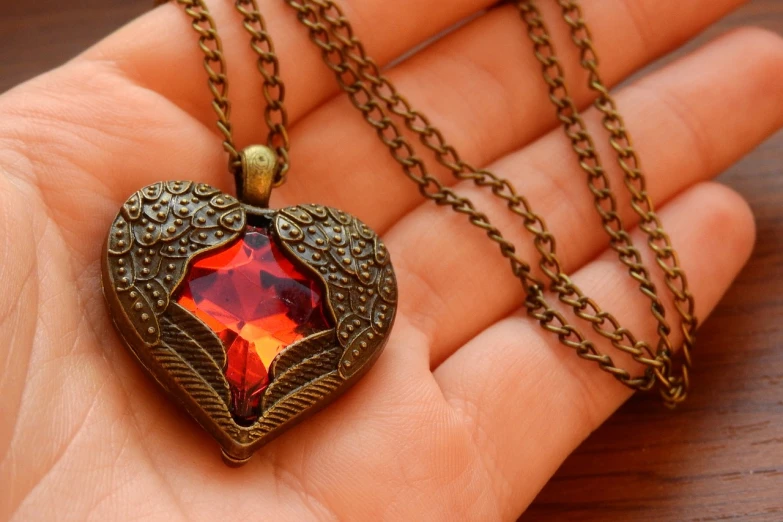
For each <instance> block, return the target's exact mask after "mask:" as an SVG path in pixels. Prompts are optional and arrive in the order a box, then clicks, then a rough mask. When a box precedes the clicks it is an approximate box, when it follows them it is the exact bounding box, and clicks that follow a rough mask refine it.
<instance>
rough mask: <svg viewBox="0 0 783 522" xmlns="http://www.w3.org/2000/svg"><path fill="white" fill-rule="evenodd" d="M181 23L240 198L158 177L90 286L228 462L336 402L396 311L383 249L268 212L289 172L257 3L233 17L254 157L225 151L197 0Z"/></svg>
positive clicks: (343, 229)
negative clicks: (259, 116)
mask: <svg viewBox="0 0 783 522" xmlns="http://www.w3.org/2000/svg"><path fill="white" fill-rule="evenodd" d="M178 3H180V4H182V5H183V6H184V7H185V11H186V13H187V14H188V15H189V16H190V17H191V18H192V25H193V28H194V29H195V30H196V32H197V33H198V34H199V46H200V48H201V49H202V51H203V52H204V66H205V68H206V70H207V73H208V76H209V88H210V91H211V92H212V94H213V96H214V101H213V107H214V110H215V112H216V114H217V116H218V128H219V129H220V131H221V133H222V134H223V137H224V142H223V145H224V147H225V149H226V151H227V153H228V156H229V170H230V171H231V172H232V173H233V174H234V176H235V180H236V185H237V193H238V196H239V197H238V199H237V198H234V197H232V196H231V195H228V194H224V193H222V192H220V191H218V190H217V189H215V188H213V187H210V186H209V185H206V184H203V183H196V182H193V181H167V182H159V183H155V184H153V185H150V186H147V187H144V188H142V189H141V190H139V191H138V192H136V193H135V194H133V195H132V196H131V197H130V198H129V199H128V200H127V201H126V202H125V203H124V204H123V206H122V209H121V210H120V212H119V214H118V215H117V217H116V218H115V220H114V222H113V223H112V225H111V227H110V230H109V234H108V239H107V241H106V246H105V248H106V251H105V255H104V256H103V290H104V295H105V297H106V300H107V303H108V306H109V311H110V314H111V316H112V319H113V320H114V323H115V325H116V327H117V329H118V330H119V332H120V334H121V336H122V338H123V340H124V341H125V343H126V344H127V346H128V347H129V348H130V350H131V351H132V352H133V353H134V354H135V356H136V357H137V358H138V360H139V361H140V362H141V364H142V365H143V366H144V367H145V369H146V370H147V371H148V372H149V374H150V375H151V376H152V377H153V378H154V379H155V380H156V381H158V383H160V385H161V386H162V387H163V388H164V390H165V391H166V392H168V393H169V395H171V396H172V397H173V398H174V399H175V400H176V401H177V402H178V403H179V404H180V405H181V406H183V407H184V408H185V409H186V410H187V412H188V413H189V414H190V415H191V416H192V417H193V418H194V419H195V420H196V421H197V422H198V423H199V424H201V426H202V427H203V428H204V429H205V430H207V431H208V432H209V433H210V434H211V435H212V436H213V437H214V438H215V439H216V440H217V441H218V443H219V444H220V445H221V447H222V450H223V456H224V460H225V461H226V462H227V463H229V464H232V465H239V464H242V463H244V462H245V461H247V460H248V459H249V458H250V457H251V456H252V454H253V452H254V451H255V450H256V449H257V448H259V447H260V446H262V445H263V444H265V443H266V442H268V441H269V440H271V439H272V438H273V437H275V436H277V435H278V434H279V433H280V432H281V431H283V430H285V429H287V428H288V427H290V426H291V425H292V424H293V423H295V422H296V421H298V420H300V419H301V418H302V417H303V416H304V415H306V414H311V413H313V412H315V411H316V410H318V409H319V408H322V407H323V406H325V405H326V404H327V403H328V402H330V401H332V400H334V399H335V398H336V397H337V396H338V395H339V394H340V393H342V392H344V391H345V390H346V389H347V388H348V387H350V386H351V385H352V384H353V383H354V382H356V381H357V380H358V379H359V378H360V377H361V376H362V375H363V374H364V372H366V371H367V370H368V369H369V367H370V366H371V365H372V364H373V363H374V362H375V360H376V359H377V358H378V356H379V355H380V352H381V350H382V349H383V346H384V344H385V343H386V340H387V338H388V333H389V330H390V329H391V326H392V322H393V321H394V316H395V312H396V302H397V288H396V280H395V277H394V271H393V269H392V265H391V262H390V260H389V255H388V253H387V251H386V248H385V246H384V244H383V242H382V241H381V240H380V239H379V238H378V237H377V236H376V235H375V234H374V233H373V232H372V231H371V230H370V229H369V228H368V227H367V226H366V225H364V224H363V223H362V222H361V221H359V220H358V219H356V218H355V217H353V216H351V215H349V214H346V213H345V212H342V211H340V210H338V209H334V208H328V207H324V206H321V205H298V206H294V207H287V208H282V209H278V210H273V209H269V208H267V204H268V201H269V195H270V192H271V190H272V188H273V187H275V186H278V185H280V184H282V183H283V182H284V181H285V177H286V173H287V171H288V147H289V143H288V137H287V133H286V112H285V106H284V103H283V102H284V88H283V83H282V81H281V80H280V77H279V74H278V69H279V65H278V61H277V58H276V55H275V52H274V47H273V44H272V41H271V40H270V38H269V36H268V34H267V32H266V28H265V26H264V21H263V18H262V17H261V14H260V13H259V11H258V7H257V5H256V1H255V0H236V3H235V6H236V8H237V10H238V11H239V12H240V14H241V15H242V18H243V24H244V27H245V28H246V29H247V30H248V32H249V33H250V36H251V47H252V48H253V49H254V50H255V51H256V52H257V53H258V56H259V58H258V60H259V70H260V71H261V72H262V75H263V77H264V96H265V98H266V100H267V107H266V111H265V119H266V123H267V125H268V127H269V136H268V140H267V144H268V146H259V145H256V146H251V147H249V148H247V149H245V150H244V151H242V152H238V151H237V150H236V148H235V147H234V143H233V138H232V130H231V123H230V120H229V113H230V105H229V101H228V97H227V91H228V82H227V78H226V74H225V70H226V65H225V61H224V58H223V51H222V44H221V41H220V38H219V36H218V33H217V29H216V26H215V22H214V21H213V19H212V17H211V16H210V14H209V11H208V10H207V7H206V5H205V3H204V1H203V0H178Z"/></svg>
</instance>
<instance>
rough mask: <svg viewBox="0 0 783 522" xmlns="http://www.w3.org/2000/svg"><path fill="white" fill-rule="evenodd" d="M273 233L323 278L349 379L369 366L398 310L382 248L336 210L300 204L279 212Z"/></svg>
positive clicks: (343, 367)
mask: <svg viewBox="0 0 783 522" xmlns="http://www.w3.org/2000/svg"><path fill="white" fill-rule="evenodd" d="M275 229H276V232H277V234H278V235H279V237H280V239H281V240H282V243H283V245H284V246H285V248H286V249H287V250H288V252H290V253H291V255H292V256H295V257H297V258H299V259H300V260H301V261H302V262H304V263H306V264H307V265H309V266H310V267H312V268H313V269H314V270H315V271H316V273H318V274H319V275H320V276H321V278H322V279H323V281H324V283H325V285H326V288H327V293H328V296H329V303H330V306H331V308H332V311H333V313H334V317H335V319H336V325H337V326H336V328H337V339H338V341H339V343H340V345H341V346H343V347H344V352H343V355H342V357H341V360H340V366H339V371H340V375H341V376H342V377H343V378H346V379H347V378H350V377H351V376H353V375H354V374H356V373H358V372H360V370H361V369H362V368H363V366H364V365H365V364H366V363H368V362H371V361H372V360H373V359H374V357H376V356H377V355H378V354H377V353H376V352H377V350H378V348H379V346H382V345H383V343H384V339H385V337H386V335H387V333H388V332H389V330H390V328H391V325H392V322H393V321H394V316H395V313H396V310H397V282H396V279H395V277H394V271H393V270H392V267H391V262H390V260H389V253H388V251H387V250H386V246H385V245H384V244H383V242H382V241H381V240H380V238H379V237H378V236H376V235H375V233H374V232H373V231H372V230H370V228H369V227H368V226H367V225H365V224H364V223H362V222H361V221H359V220H358V219H357V218H355V217H353V216H351V215H349V214H346V213H345V212H342V211H340V210H337V209H334V208H328V207H322V206H319V205H300V206H296V207H288V208H284V209H282V210H280V211H279V212H278V214H277V216H276V218H275Z"/></svg>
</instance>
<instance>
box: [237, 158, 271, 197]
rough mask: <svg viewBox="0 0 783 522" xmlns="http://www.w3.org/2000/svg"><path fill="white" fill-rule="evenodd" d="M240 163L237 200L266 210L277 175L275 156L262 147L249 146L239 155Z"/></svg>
mask: <svg viewBox="0 0 783 522" xmlns="http://www.w3.org/2000/svg"><path fill="white" fill-rule="evenodd" d="M240 158H241V161H242V172H241V180H242V183H241V185H240V186H239V187H238V192H239V194H238V196H239V199H240V200H241V201H243V202H245V203H248V204H250V205H253V206H256V207H259V208H267V207H268V206H269V196H270V194H271V193H272V188H273V187H274V183H275V174H276V173H277V154H275V151H274V150H272V149H270V148H269V147H266V146H264V145H251V146H249V147H247V148H246V149H245V150H243V151H242V152H241V154H240Z"/></svg>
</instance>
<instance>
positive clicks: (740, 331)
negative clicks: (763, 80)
mask: <svg viewBox="0 0 783 522" xmlns="http://www.w3.org/2000/svg"><path fill="white" fill-rule="evenodd" d="M687 1H708V0H687ZM3 3H5V4H8V5H4V6H3V15H2V16H0V34H3V35H4V39H3V40H4V41H3V52H2V53H0V92H2V91H4V90H6V89H7V88H9V87H11V86H13V85H15V84H17V83H19V82H21V81H23V80H25V79H27V78H29V77H31V76H34V75H35V74H38V73H39V72H42V71H45V70H47V69H49V68H51V67H54V66H57V65H59V64H60V63H62V62H63V61H65V60H66V59H68V58H70V57H71V56H73V55H74V54H76V53H77V52H78V51H80V50H81V49H83V48H84V47H86V46H87V45H89V44H90V43H92V42H93V41H95V40H97V39H99V38H100V37H102V36H104V35H105V34H107V33H108V32H110V31H111V30H113V29H114V28H115V27H118V26H120V25H121V24H122V23H124V22H125V21H127V20H129V19H130V18H132V17H134V16H136V15H138V14H140V13H141V12H143V11H144V10H146V9H147V8H148V5H149V4H150V2H149V1H148V0H57V1H54V0H34V1H32V2H11V1H10V0H5V1H4V2H3ZM55 12H57V13H58V16H57V17H54V16H52V15H53V13H55ZM742 24H753V25H759V26H764V27H767V28H770V29H773V30H775V31H777V32H779V33H782V34H783V0H754V1H752V2H751V3H750V4H749V5H747V6H746V7H745V8H743V9H742V10H741V11H739V12H737V13H735V14H734V15H733V16H731V17H730V18H728V19H726V20H724V21H723V22H721V23H720V24H719V25H718V26H716V27H715V28H713V29H711V30H710V31H708V33H707V34H706V35H704V36H703V37H702V38H701V39H704V38H709V37H712V36H714V35H715V34H717V33H719V32H721V31H725V30H727V29H729V28H731V27H734V26H737V25H742ZM701 39H700V40H701ZM781 103H783V100H781ZM781 170H783V133H781V134H779V135H778V136H776V137H774V138H773V139H771V140H769V141H768V142H767V143H765V144H764V145H763V146H761V147H760V148H759V149H758V150H756V151H755V152H753V153H752V154H751V155H750V156H748V157H747V158H746V159H745V160H744V161H742V162H741V163H739V164H738V165H736V166H734V167H733V168H732V169H730V170H729V171H728V172H726V173H725V174H724V175H723V176H722V178H721V179H722V181H723V182H725V183H727V184H728V185H730V186H732V187H734V188H735V189H737V190H738V191H739V192H741V193H742V194H743V195H744V196H745V197H746V198H747V199H748V200H749V201H750V203H751V205H752V206H753V209H754V211H755V213H756V216H757V219H758V230H759V241H758V245H757V247H756V250H755V253H754V255H753V259H752V260H751V262H750V264H749V266H748V267H747V268H746V269H745V271H744V272H743V273H742V275H741V276H740V278H739V280H738V281H737V283H736V284H735V285H734V287H733V288H732V289H731V291H730V292H729V294H728V295H727V296H726V298H725V299H724V300H723V302H722V304H721V305H720V306H719V308H718V309H717V311H716V312H715V314H714V315H713V316H712V317H711V318H710V319H709V320H708V321H707V322H706V323H705V324H704V326H703V328H702V333H701V339H700V347H699V350H698V354H697V367H696V370H695V374H694V380H695V381H696V383H697V386H696V389H695V392H694V393H693V395H692V397H691V400H690V401H689V402H687V403H686V404H685V405H684V406H683V407H681V408H680V409H679V410H678V411H676V412H674V413H671V412H668V411H664V410H663V409H662V408H660V407H659V406H658V405H657V403H656V402H655V401H654V400H653V399H652V398H645V397H638V398H636V399H634V400H632V401H631V402H629V403H628V404H626V405H625V406H624V407H623V408H622V409H621V410H620V411H619V412H618V413H617V414H616V415H615V416H614V417H612V419H611V420H609V422H607V423H606V424H605V425H604V426H603V427H601V428H600V429H599V430H598V431H596V432H595V433H594V434H593V435H592V436H591V437H590V438H589V439H588V440H587V441H586V442H585V443H584V444H583V445H582V446H581V447H580V448H579V449H578V450H577V451H576V452H575V453H574V454H573V455H572V456H571V457H570V458H569V459H568V460H567V461H566V462H565V464H563V466H562V468H561V469H560V471H559V472H558V473H557V475H556V476H555V477H554V478H553V479H552V481H551V482H550V483H549V484H548V485H547V486H546V487H545V488H544V490H543V491H542V492H541V494H540V495H539V497H538V499H537V500H536V502H535V503H534V504H533V506H531V508H530V509H529V510H528V512H527V513H526V514H525V515H524V516H523V517H522V520H523V521H524V522H532V521H538V520H555V521H570V520H578V521H602V522H614V521H717V520H742V521H745V520H750V521H760V520H764V521H783V176H781V174H780V173H781ZM726 255H731V253H730V252H727V253H726Z"/></svg>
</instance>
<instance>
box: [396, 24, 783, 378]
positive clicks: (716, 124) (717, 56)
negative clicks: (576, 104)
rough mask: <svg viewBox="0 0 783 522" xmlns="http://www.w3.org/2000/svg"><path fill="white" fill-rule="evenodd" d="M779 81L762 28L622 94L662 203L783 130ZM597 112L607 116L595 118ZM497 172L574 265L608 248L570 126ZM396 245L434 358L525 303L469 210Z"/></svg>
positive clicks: (494, 206) (406, 223)
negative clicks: (468, 217) (730, 71)
mask: <svg viewBox="0 0 783 522" xmlns="http://www.w3.org/2000/svg"><path fill="white" fill-rule="evenodd" d="M748 52H750V53H752V56H754V59H753V60H752V61H748V60H744V57H745V56H747V53H748ZM726 63H733V64H735V66H736V67H737V68H738V69H737V74H736V75H735V76H732V77H727V76H726V75H725V65H724V64H726ZM773 71H778V72H777V73H775V72H773ZM716 85H720V89H716V88H715V86H716ZM781 85H783V45H782V44H781V41H780V39H779V37H777V36H772V35H770V34H768V33H765V32H759V31H756V30H753V31H742V32H739V33H734V34H732V35H729V36H727V37H725V38H723V39H721V40H719V41H716V42H714V43H713V44H711V45H709V46H708V47H707V48H705V49H703V50H701V51H698V52H697V53H695V54H694V55H692V56H688V57H686V58H684V59H683V60H681V61H679V62H677V63H675V64H672V65H670V66H668V67H667V68H665V69H663V70H661V71H659V72H657V73H655V74H653V75H651V76H650V77H648V78H647V79H644V80H642V81H640V82H638V83H636V84H633V85H631V86H629V87H627V88H626V89H623V90H622V91H621V92H619V93H618V102H619V105H620V107H621V112H623V113H624V114H625V115H626V117H627V121H626V123H627V125H628V127H629V128H630V131H631V134H632V135H633V136H634V138H635V145H636V148H637V149H638V151H639V153H640V157H641V158H642V160H643V161H642V163H643V167H644V168H645V171H646V173H647V176H648V180H649V183H648V189H649V193H650V196H651V197H652V199H653V200H654V201H657V202H659V203H661V202H664V201H666V200H668V199H670V198H672V197H673V196H674V195H675V194H677V193H678V192H680V191H681V190H683V189H685V188H686V187H688V186H689V185H692V184H693V183H696V182H698V181H699V180H704V179H709V178H710V177H712V176H715V175H717V174H718V173H719V172H721V171H722V170H723V169H724V168H726V167H727V166H728V165H730V164H731V163H733V162H734V161H736V160H737V159H738V158H739V157H741V156H742V155H743V154H745V153H746V152H747V151H749V150H751V149H752V148H753V147H754V146H755V145H756V144H758V143H759V142H761V141H762V140H763V139H764V138H765V137H767V136H768V135H769V134H771V133H772V132H774V130H775V129H777V128H779V127H780V125H781V124H783V107H781V106H780V103H779V100H780V96H781V95H783V87H781ZM588 120H592V121H593V123H596V124H597V121H596V120H597V116H596V114H594V113H593V114H591V115H589V116H588ZM726 122H731V123H730V124H726ZM599 137H600V138H601V139H599ZM596 142H597V143H600V144H602V147H603V148H602V152H604V154H603V157H604V163H605V164H606V165H607V166H610V165H612V164H613V163H614V161H615V160H614V155H613V154H612V152H611V151H609V150H606V148H607V147H608V146H607V145H606V143H605V136H604V134H603V133H601V134H596ZM491 170H493V171H495V172H497V173H498V174H499V175H501V176H504V177H508V178H510V179H511V180H512V181H513V183H514V184H515V185H516V187H517V188H518V191H519V193H521V194H524V195H525V196H527V197H528V199H529V200H530V201H531V202H532V206H533V208H534V210H536V211H537V212H539V213H540V214H542V215H543V217H544V218H545V220H546V221H547V223H548V225H549V228H550V230H551V231H552V233H553V234H554V236H555V237H556V238H557V240H558V253H559V257H560V259H561V261H562V263H563V268H564V270H565V271H566V272H567V273H570V272H571V271H574V270H576V269H578V268H579V267H581V266H582V265H583V264H585V263H586V262H587V261H589V260H590V259H592V258H593V257H594V256H596V255H597V254H598V253H599V252H601V251H602V250H603V249H604V248H605V247H606V245H607V242H608V237H607V236H606V234H605V232H604V231H603V229H602V227H601V225H600V221H599V220H598V216H597V214H596V212H595V209H594V206H593V205H594V203H593V199H592V194H591V193H590V191H589V190H588V189H587V186H586V182H585V175H584V173H583V172H582V171H581V170H580V168H579V166H578V164H577V162H576V158H575V155H574V152H573V151H572V150H571V148H570V145H569V144H568V141H567V140H566V139H565V137H564V136H563V135H562V133H561V131H559V130H555V131H552V133H551V134H550V135H549V136H547V137H545V138H543V139H542V140H540V141H538V142H536V143H535V144H534V145H532V146H530V147H528V148H526V149H524V150H522V151H520V152H519V153H515V154H513V155H510V156H508V157H507V158H505V159H503V160H502V161H500V162H498V163H497V165H496V166H494V167H493V168H492V169H491ZM618 170H619V169H618ZM613 181H614V182H615V183H614V185H613V186H614V189H615V192H616V193H617V194H618V195H621V197H620V204H621V206H620V208H621V209H622V210H621V212H622V214H621V215H622V217H623V219H624V220H625V222H626V223H625V224H626V226H627V227H632V226H633V224H634V223H635V222H636V221H637V218H638V216H636V214H635V213H634V212H633V210H632V209H631V207H630V205H629V204H628V203H627V201H626V200H627V196H626V195H625V190H624V187H623V185H622V181H621V179H620V174H619V173H618V172H613ZM459 189H460V193H463V194H465V195H467V196H468V197H469V198H470V199H472V200H473V201H474V202H475V203H476V206H477V207H478V208H479V209H481V210H482V211H485V212H487V213H488V215H489V216H490V218H491V220H492V222H493V223H494V224H495V225H496V226H498V227H499V228H500V230H501V231H503V233H504V235H506V236H507V237H508V238H509V239H510V240H511V241H512V242H513V243H514V244H515V245H517V247H518V249H517V253H518V254H519V255H520V257H521V258H522V259H526V260H528V261H529V262H530V263H531V264H534V265H535V264H537V263H538V260H539V259H540V254H539V253H538V252H537V251H536V250H535V248H534V246H533V244H532V241H531V236H530V235H529V234H528V233H527V231H526V230H525V229H524V227H523V223H522V220H521V218H519V216H516V215H515V214H512V213H511V212H508V210H507V209H506V207H505V204H504V203H505V202H504V201H502V200H500V199H499V198H495V197H493V195H492V193H491V192H489V191H486V190H482V189H478V188H474V187H473V186H468V185H462V186H460V187H459ZM386 242H387V245H388V246H389V250H390V251H391V252H392V253H393V255H394V260H395V266H396V269H397V272H398V273H399V274H400V277H399V286H400V295H403V296H405V299H403V300H402V301H401V304H400V313H401V314H402V315H404V316H405V317H407V318H408V319H409V320H411V321H412V322H413V324H415V325H416V327H417V328H419V329H420V330H421V331H422V332H423V334H424V335H426V336H427V337H428V338H430V339H431V340H432V341H433V342H432V343H431V346H432V347H431V353H430V358H431V363H432V365H433V366H437V364H438V363H439V362H440V361H442V360H443V359H444V358H445V357H447V356H448V355H449V354H451V352H452V351H453V350H454V349H456V347H459V346H461V345H462V343H464V342H465V341H466V340H467V339H469V338H470V337H472V336H473V335H475V334H476V333H477V332H478V331H480V330H481V329H482V328H484V327H486V325H488V324H491V323H492V322H494V321H496V320H498V319H500V318H501V317H503V316H505V315H506V314H507V313H509V312H510V311H511V310H513V309H514V308H516V307H517V306H518V304H519V303H520V302H521V300H522V299H523V289H522V286H521V285H519V284H518V283H517V282H516V280H515V279H514V278H513V276H512V275H511V272H510V270H509V267H508V262H507V261H506V260H505V259H504V258H503V257H501V256H500V255H498V253H497V251H496V250H495V247H494V246H493V244H492V243H491V242H490V241H488V240H487V238H486V237H485V235H484V234H483V231H481V230H478V229H475V228H473V227H470V226H468V224H466V223H465V218H464V217H463V216H461V215H457V214H454V213H452V212H450V211H447V210H444V209H442V208H440V207H436V206H434V205H427V204H425V205H422V206H420V207H419V208H418V209H416V211H414V212H412V213H410V214H409V215H407V216H406V217H405V218H404V219H403V220H401V221H400V222H399V223H398V224H397V225H395V226H394V227H393V228H392V229H391V230H390V231H389V232H388V233H387V234H386ZM644 244H645V243H641V244H640V249H641V250H643V249H644ZM677 246H678V245H677V244H676V243H675V247H677ZM433 252H437V253H438V255H433Z"/></svg>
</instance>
